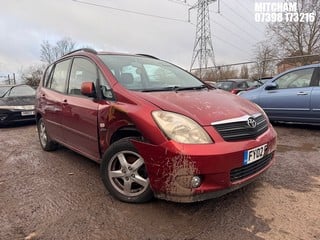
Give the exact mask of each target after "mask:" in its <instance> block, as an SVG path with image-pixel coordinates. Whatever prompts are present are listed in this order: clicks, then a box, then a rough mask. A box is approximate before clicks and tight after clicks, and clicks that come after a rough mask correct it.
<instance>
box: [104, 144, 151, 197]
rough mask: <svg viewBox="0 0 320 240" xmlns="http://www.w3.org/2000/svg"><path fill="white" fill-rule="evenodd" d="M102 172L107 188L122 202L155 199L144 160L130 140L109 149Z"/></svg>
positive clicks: (105, 155)
mask: <svg viewBox="0 0 320 240" xmlns="http://www.w3.org/2000/svg"><path fill="white" fill-rule="evenodd" d="M100 171H101V177H102V181H103V183H104V185H105V187H106V188H107V189H108V191H109V192H110V194H111V195H112V196H114V197H115V198H117V199H119V200H120V201H123V202H129V203H142V202H147V201H150V200H151V199H152V198H153V192H152V190H151V188H150V182H149V177H148V175H147V170H146V167H145V163H144V160H143V158H142V157H141V156H140V154H139V153H138V151H137V150H136V149H135V147H134V145H133V144H132V142H131V141H130V139H129V138H125V139H121V140H119V141H117V142H115V143H113V144H112V145H111V146H110V147H109V148H108V150H107V151H106V153H105V154H104V156H103V159H102V162H101V166H100Z"/></svg>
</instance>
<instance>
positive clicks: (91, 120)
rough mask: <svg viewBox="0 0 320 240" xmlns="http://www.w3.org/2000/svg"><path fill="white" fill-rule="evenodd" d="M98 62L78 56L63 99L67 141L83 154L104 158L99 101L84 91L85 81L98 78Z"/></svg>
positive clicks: (73, 64) (67, 143)
mask: <svg viewBox="0 0 320 240" xmlns="http://www.w3.org/2000/svg"><path fill="white" fill-rule="evenodd" d="M97 73H98V70H97V67H96V65H95V64H94V63H93V62H91V61H90V60H89V59H86V58H80V57H76V58H74V60H73V62H72V67H71V71H70V78H69V84H68V89H67V94H66V95H65V96H64V99H63V103H62V109H63V111H62V115H63V118H62V126H63V128H64V144H65V145H67V146H68V147H69V148H71V149H73V150H75V151H78V152H80V153H81V154H83V155H85V156H87V157H89V158H91V159H94V160H97V159H99V158H100V153H99V144H98V127H97V114H98V113H97V110H98V102H97V101H96V99H95V98H93V97H88V96H84V95H82V94H81V84H82V83H83V82H94V83H95V84H96V81H97V79H98V74H97Z"/></svg>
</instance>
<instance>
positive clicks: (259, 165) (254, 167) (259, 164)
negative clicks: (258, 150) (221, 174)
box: [230, 152, 273, 182]
mask: <svg viewBox="0 0 320 240" xmlns="http://www.w3.org/2000/svg"><path fill="white" fill-rule="evenodd" d="M272 157H273V152H272V153H270V154H268V155H266V156H264V157H263V158H261V159H260V160H258V161H255V162H253V163H250V164H248V165H245V166H242V167H239V168H235V169H232V170H231V172H230V181H231V182H234V181H238V180H241V179H243V178H246V177H248V176H250V175H252V174H255V173H257V172H259V171H260V170H261V169H263V168H264V167H265V166H267V165H268V164H269V163H270V161H271V159H272Z"/></svg>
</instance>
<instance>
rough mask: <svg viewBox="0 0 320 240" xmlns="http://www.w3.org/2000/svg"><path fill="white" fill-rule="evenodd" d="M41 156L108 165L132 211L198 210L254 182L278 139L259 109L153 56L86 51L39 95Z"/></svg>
mask: <svg viewBox="0 0 320 240" xmlns="http://www.w3.org/2000/svg"><path fill="white" fill-rule="evenodd" d="M36 117H37V126H38V133H39V139H40V143H41V146H42V148H43V149H44V150H47V151H51V150H55V149H56V148H57V144H58V143H59V144H62V145H64V146H66V147H68V148H70V149H72V150H74V151H76V152H78V153H80V154H82V155H84V156H86V157H88V158H90V159H92V160H94V161H97V162H99V163H101V165H100V169H101V177H102V180H103V183H104V185H105V186H106V188H107V189H108V191H109V192H110V193H111V194H112V195H113V196H114V197H116V198H117V199H119V200H121V201H126V202H145V201H149V200H150V199H152V198H153V197H154V196H155V197H158V198H162V199H166V200H171V201H177V202H193V201H200V200H205V199H209V198H213V197H217V196H220V195H222V194H225V193H227V192H230V191H232V190H235V189H237V188H239V187H242V186H243V185H245V184H248V183H249V182H251V181H253V180H254V179H255V178H256V177H257V176H258V175H260V174H261V173H263V172H264V171H265V170H266V169H268V168H269V166H270V165H271V164H272V162H273V160H274V151H275V146H276V133H275V131H274V129H273V128H272V126H271V125H270V123H269V121H268V118H267V117H266V115H265V113H264V112H263V110H262V109H261V108H259V107H258V106H257V105H255V104H253V103H251V102H249V101H247V100H245V99H242V98H240V97H238V96H236V95H233V94H230V93H227V92H225V91H223V90H218V89H215V88H213V87H211V86H210V85H207V84H205V83H204V82H202V81H200V80H199V79H197V78H195V77H194V76H192V75H191V74H189V73H188V72H186V71H184V70H182V69H180V68H179V67H177V66H175V65H172V64H170V63H168V62H165V61H162V60H159V59H157V58H155V57H152V56H148V55H129V54H116V53H106V52H99V53H98V52H96V51H94V50H92V49H80V50H77V51H74V52H72V53H70V54H67V55H65V56H63V57H62V58H61V59H59V60H58V61H56V62H55V63H53V64H52V65H50V66H49V67H48V68H47V70H46V71H45V74H44V76H43V79H42V81H41V84H40V86H39V88H38V90H37V101H36Z"/></svg>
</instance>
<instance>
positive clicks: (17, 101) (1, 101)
mask: <svg viewBox="0 0 320 240" xmlns="http://www.w3.org/2000/svg"><path fill="white" fill-rule="evenodd" d="M35 100H36V99H35V96H25V97H24V96H22V97H5V98H0V106H24V105H34V104H35Z"/></svg>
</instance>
